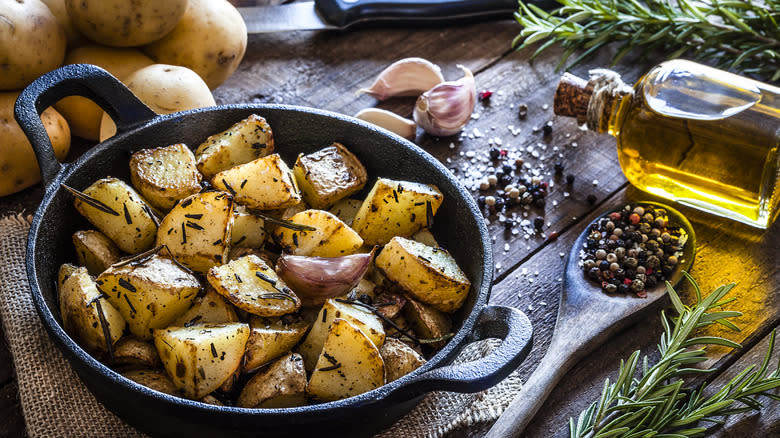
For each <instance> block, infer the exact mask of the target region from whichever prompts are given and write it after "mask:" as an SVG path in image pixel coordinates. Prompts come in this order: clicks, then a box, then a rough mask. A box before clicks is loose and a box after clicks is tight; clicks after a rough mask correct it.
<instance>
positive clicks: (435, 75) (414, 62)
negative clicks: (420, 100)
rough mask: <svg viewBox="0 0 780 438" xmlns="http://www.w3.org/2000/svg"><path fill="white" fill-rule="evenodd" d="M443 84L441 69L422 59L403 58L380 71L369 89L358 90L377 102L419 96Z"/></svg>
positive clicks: (359, 93)
mask: <svg viewBox="0 0 780 438" xmlns="http://www.w3.org/2000/svg"><path fill="white" fill-rule="evenodd" d="M441 82H444V76H442V75H441V68H439V66H438V65H436V64H434V63H432V62H430V61H428V60H426V59H423V58H405V59H402V60H400V61H396V62H394V63H392V64H390V65H389V66H388V67H387V68H385V69H384V70H382V72H381V73H379V76H377V78H376V80H375V81H374V83H373V84H372V85H371V86H370V87H369V88H361V89H360V90H358V92H357V94H358V96H359V95H361V94H370V95H371V96H373V97H375V98H377V99H378V100H385V99H387V98H390V97H393V96H419V95H420V93H422V92H423V91H425V90H430V89H431V88H432V87H433V86H434V85H436V84H438V83H441Z"/></svg>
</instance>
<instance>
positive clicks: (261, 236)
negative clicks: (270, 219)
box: [230, 204, 265, 248]
mask: <svg viewBox="0 0 780 438" xmlns="http://www.w3.org/2000/svg"><path fill="white" fill-rule="evenodd" d="M231 236H232V237H231V238H230V245H231V246H232V247H233V248H235V247H240V248H261V247H262V246H263V243H264V242H265V221H264V220H263V219H261V218H260V217H258V216H256V215H254V214H252V213H250V212H249V210H247V209H246V207H244V206H243V205H238V204H236V205H235V206H234V208H233V231H232V235H231Z"/></svg>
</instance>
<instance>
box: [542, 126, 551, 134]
mask: <svg viewBox="0 0 780 438" xmlns="http://www.w3.org/2000/svg"><path fill="white" fill-rule="evenodd" d="M542 132H543V133H544V135H550V134H552V125H551V124H549V123H545V124H544V126H542Z"/></svg>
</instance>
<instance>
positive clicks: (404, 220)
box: [352, 178, 444, 245]
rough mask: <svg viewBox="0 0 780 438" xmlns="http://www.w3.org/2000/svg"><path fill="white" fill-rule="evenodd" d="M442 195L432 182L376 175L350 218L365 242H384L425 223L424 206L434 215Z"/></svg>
mask: <svg viewBox="0 0 780 438" xmlns="http://www.w3.org/2000/svg"><path fill="white" fill-rule="evenodd" d="M443 199H444V196H443V195H442V194H441V192H440V191H439V189H438V187H436V186H435V185H433V184H421V183H416V182H409V181H394V180H391V179H386V178H379V179H378V180H377V181H376V183H375V184H374V187H373V188H372V189H371V191H370V192H369V193H368V196H366V199H365V200H364V201H363V204H361V206H360V209H359V210H358V212H357V213H356V214H355V219H354V220H353V221H352V228H353V229H354V230H355V231H357V233H358V234H360V237H362V238H363V240H365V242H366V243H367V244H369V245H384V244H386V243H387V242H389V241H390V239H392V238H393V237H394V236H402V237H409V236H411V235H412V234H414V233H415V232H417V230H419V229H420V228H422V227H424V226H428V213H427V212H428V207H427V205H428V204H430V206H431V213H432V214H434V215H435V214H436V211H438V209H439V206H440V205H441V203H442V200H443Z"/></svg>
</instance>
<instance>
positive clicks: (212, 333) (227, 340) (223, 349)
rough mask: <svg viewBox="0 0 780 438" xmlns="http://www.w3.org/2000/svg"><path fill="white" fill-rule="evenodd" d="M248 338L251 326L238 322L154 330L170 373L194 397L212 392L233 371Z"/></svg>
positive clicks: (177, 383)
mask: <svg viewBox="0 0 780 438" xmlns="http://www.w3.org/2000/svg"><path fill="white" fill-rule="evenodd" d="M248 338H249V326H248V325H247V324H244V323H238V322H233V323H227V324H200V325H194V326H192V327H168V328H166V329H157V330H155V331H154V345H155V347H157V352H158V353H159V354H160V359H161V360H162V362H163V366H164V367H165V370H166V371H167V372H168V376H169V377H170V378H171V380H172V381H173V384H174V385H175V386H176V387H177V388H179V389H180V390H181V391H182V392H183V393H184V395H185V396H187V397H189V398H192V399H199V398H201V397H203V396H205V395H206V394H209V393H211V392H212V391H214V390H215V389H217V388H219V387H220V386H222V384H223V383H224V382H225V380H227V379H228V378H230V376H232V375H233V373H234V372H235V371H236V369H238V367H239V365H240V364H241V357H242V356H243V355H244V347H245V346H246V340H247V339H248Z"/></svg>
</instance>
